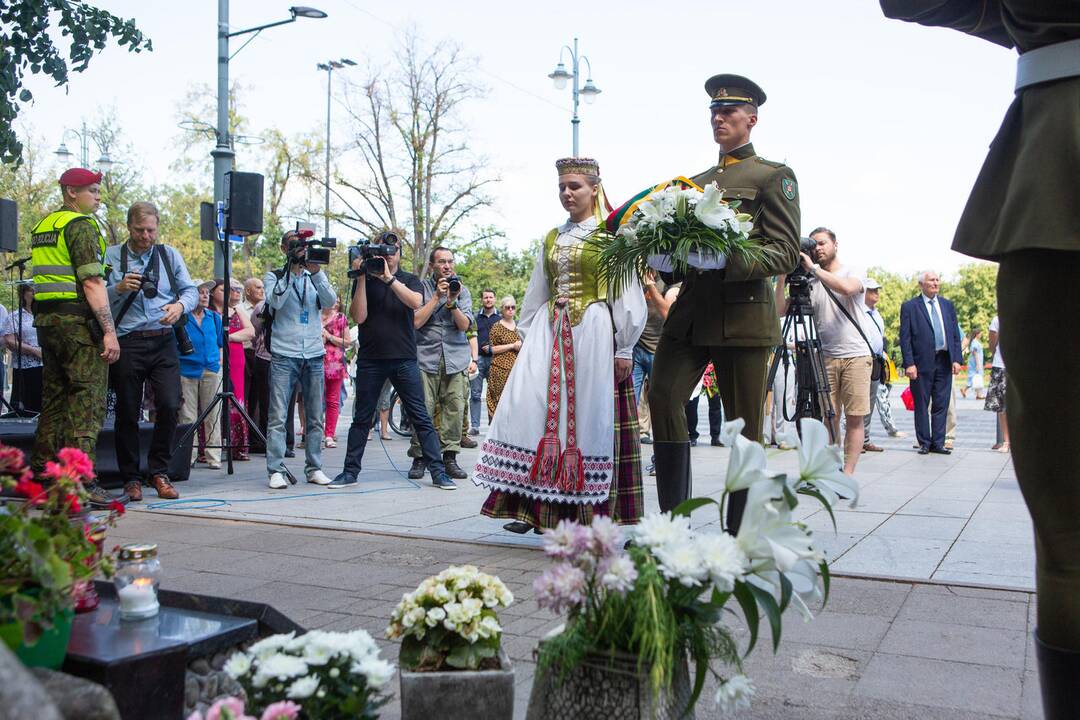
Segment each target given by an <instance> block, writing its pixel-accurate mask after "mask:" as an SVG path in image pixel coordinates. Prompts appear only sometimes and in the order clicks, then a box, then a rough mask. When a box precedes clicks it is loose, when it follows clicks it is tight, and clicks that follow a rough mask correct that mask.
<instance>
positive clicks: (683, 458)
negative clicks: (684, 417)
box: [653, 441, 692, 512]
mask: <svg viewBox="0 0 1080 720" xmlns="http://www.w3.org/2000/svg"><path fill="white" fill-rule="evenodd" d="M653 452H654V453H655V455H656V495H657V497H658V498H659V500H660V512H668V511H670V510H674V509H675V508H676V506H678V504H679V503H681V502H682V501H683V500H686V499H688V498H689V497H690V488H691V485H692V483H691V478H690V443H689V442H688V441H687V442H654V443H653Z"/></svg>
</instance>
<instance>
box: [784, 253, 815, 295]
mask: <svg viewBox="0 0 1080 720" xmlns="http://www.w3.org/2000/svg"><path fill="white" fill-rule="evenodd" d="M799 250H800V252H804V253H806V254H807V255H809V256H810V257H811V258H813V257H814V254H815V253H816V252H817V243H815V242H814V241H813V240H811V239H810V238H805V237H804V238H799ZM811 277H812V276H811V275H810V271H809V270H807V269H806V268H805V267H803V264H802V258H799V261H798V262H797V263H796V264H795V269H794V270H792V271H791V274H790V275H788V276H787V286H788V292H789V293H790V296H791V297H792V298H796V297H799V298H803V297H805V298H806V299H807V301H809V298H810V278H811Z"/></svg>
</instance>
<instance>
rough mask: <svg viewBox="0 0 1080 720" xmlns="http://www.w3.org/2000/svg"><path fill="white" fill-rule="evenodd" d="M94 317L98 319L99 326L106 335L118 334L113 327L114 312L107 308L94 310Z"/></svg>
mask: <svg viewBox="0 0 1080 720" xmlns="http://www.w3.org/2000/svg"><path fill="white" fill-rule="evenodd" d="M94 317H96V318H97V321H98V325H100V326H101V330H102V332H104V333H105V334H106V335H108V334H109V333H111V332H116V328H115V327H113V319H112V312H111V311H110V310H109V308H108V307H107V306H106V307H104V308H94Z"/></svg>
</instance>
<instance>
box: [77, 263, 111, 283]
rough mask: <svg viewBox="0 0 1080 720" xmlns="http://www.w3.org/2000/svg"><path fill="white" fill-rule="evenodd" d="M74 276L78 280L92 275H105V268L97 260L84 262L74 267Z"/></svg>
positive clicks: (80, 280)
mask: <svg viewBox="0 0 1080 720" xmlns="http://www.w3.org/2000/svg"><path fill="white" fill-rule="evenodd" d="M75 277H76V278H78V280H79V282H82V281H83V280H85V279H87V278H92V277H105V269H104V268H103V267H102V266H101V263H99V262H92V263H86V264H85V265H80V266H79V267H77V268H75Z"/></svg>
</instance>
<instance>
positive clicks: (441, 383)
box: [409, 360, 469, 458]
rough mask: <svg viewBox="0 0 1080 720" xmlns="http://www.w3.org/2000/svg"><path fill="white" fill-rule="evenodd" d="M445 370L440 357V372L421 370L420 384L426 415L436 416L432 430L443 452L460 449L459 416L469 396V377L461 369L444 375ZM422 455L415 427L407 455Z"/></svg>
mask: <svg viewBox="0 0 1080 720" xmlns="http://www.w3.org/2000/svg"><path fill="white" fill-rule="evenodd" d="M445 369H446V362H445V361H444V360H440V361H439V372H437V373H428V372H424V371H423V370H421V371H420V383H421V385H423V387H424V404H425V405H426V406H427V411H428V415H429V416H431V417H433V418H435V417H436V416H437V417H438V420H437V424H436V426H435V429H436V430H437V431H438V433H439V445H440V446H441V447H442V451H443V452H444V453H448V452H452V453H458V452H461V429H462V427H463V422H462V417H463V416H464V414H465V409H466V407H467V403H468V399H469V378H468V376H467V375H466V374H465V373H463V372H459V373H453V374H452V375H447V374H446V372H445ZM436 407H437V408H438V413H437V415H436ZM423 455H424V452H423V449H422V448H421V447H420V441H419V440H418V439H417V437H416V431H415V430H414V431H413V435H412V442H411V443H410V444H409V457H411V458H418V457H423Z"/></svg>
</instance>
